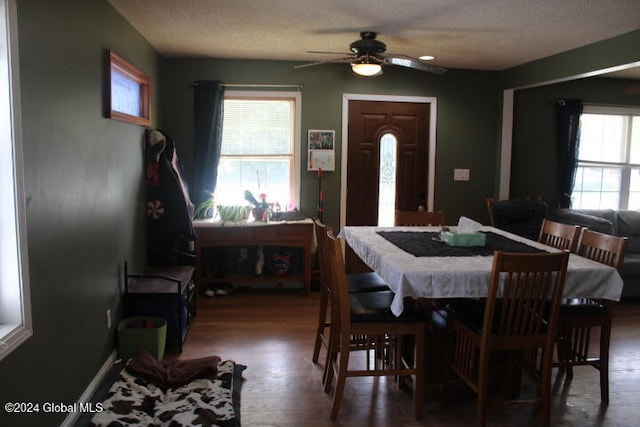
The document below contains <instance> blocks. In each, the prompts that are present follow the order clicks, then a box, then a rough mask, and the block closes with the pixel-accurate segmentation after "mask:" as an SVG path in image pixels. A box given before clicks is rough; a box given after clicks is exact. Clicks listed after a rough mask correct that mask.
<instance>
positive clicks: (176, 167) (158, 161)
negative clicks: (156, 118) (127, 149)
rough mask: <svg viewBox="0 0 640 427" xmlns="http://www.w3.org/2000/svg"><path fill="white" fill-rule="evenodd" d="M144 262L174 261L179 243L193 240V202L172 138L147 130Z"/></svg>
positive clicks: (159, 132)
mask: <svg viewBox="0 0 640 427" xmlns="http://www.w3.org/2000/svg"><path fill="white" fill-rule="evenodd" d="M145 161H146V187H147V206H146V208H147V258H148V259H147V263H148V264H149V265H167V264H175V263H176V262H177V261H176V260H177V256H178V253H179V251H180V242H183V241H189V240H194V239H195V231H194V227H193V214H194V205H193V203H192V202H191V199H190V198H189V189H188V187H187V184H186V182H185V180H184V174H183V171H182V164H181V163H180V159H179V158H178V155H177V153H176V150H175V144H174V143H173V140H172V139H171V137H169V136H168V135H167V134H166V133H164V132H163V131H160V130H154V129H149V130H147V132H146V143H145Z"/></svg>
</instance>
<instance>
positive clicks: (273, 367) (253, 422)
mask: <svg viewBox="0 0 640 427" xmlns="http://www.w3.org/2000/svg"><path fill="white" fill-rule="evenodd" d="M318 297H319V295H318V292H312V294H311V295H310V296H308V295H306V294H304V293H303V292H300V291H297V290H295V291H286V290H284V291H280V290H268V291H242V290H240V291H237V292H234V293H231V294H229V295H226V296H216V297H213V298H207V297H201V298H200V299H199V300H198V314H197V316H196V317H195V320H194V322H193V324H192V327H191V330H190V332H189V335H188V337H187V340H186V341H185V345H184V349H183V352H182V354H180V355H177V354H175V353H169V354H168V355H167V357H168V358H179V359H190V358H197V357H204V356H209V355H219V356H221V357H222V358H223V359H233V360H235V361H236V362H237V363H240V364H243V365H246V366H247V369H246V370H245V372H244V378H245V381H244V384H243V387H242V399H241V406H242V412H241V413H242V425H243V426H244V427H249V426H259V427H270V426H274V427H275V426H277V427H324V426H349V427H359V426H368V427H382V426H384V427H387V426H393V427H400V426H406V427H410V426H470V425H474V422H475V396H474V395H473V393H472V392H470V391H469V390H468V389H467V388H466V386H463V385H462V384H460V383H458V382H453V383H452V385H451V386H450V388H449V402H448V403H447V404H446V405H445V404H443V403H442V402H440V400H439V396H438V393H437V392H438V387H437V386H431V387H430V388H429V389H428V390H427V396H426V401H425V417H424V418H423V419H421V420H415V419H414V418H413V403H412V397H411V395H410V392H409V391H406V390H400V389H398V387H397V385H396V383H395V382H394V381H393V379H391V378H381V379H377V380H374V379H371V378H350V379H348V380H347V386H346V389H345V395H344V399H343V402H342V406H341V409H340V413H339V415H338V420H337V421H335V422H333V423H332V422H331V421H330V420H329V409H330V406H331V394H325V392H324V390H323V388H322V386H321V376H322V365H321V364H318V365H315V364H313V363H312V362H311V356H312V353H313V341H314V330H315V322H316V316H317V310H318V301H319V298H318ZM639 338H640V301H628V302H623V303H620V304H618V307H617V311H616V313H615V318H614V327H613V336H612V339H611V363H610V390H611V391H610V393H611V403H610V404H609V405H608V407H601V406H600V394H599V393H600V391H599V382H598V381H599V379H598V378H599V377H598V372H597V371H596V370H595V369H593V368H591V367H578V368H575V370H574V372H575V373H574V378H573V381H572V383H571V384H565V383H564V381H563V380H562V379H561V380H560V381H559V382H558V381H557V382H556V386H555V389H554V392H553V402H552V409H551V419H552V422H551V424H552V425H553V426H561V427H567V426H580V427H584V426H607V427H608V426H616V427H618V426H619V427H623V426H624V427H627V426H632V425H638V424H639V423H640V404H638V402H640V339H639ZM320 360H321V361H323V360H324V351H323V352H322V353H321V357H320ZM555 377H556V372H554V378H555ZM488 425H490V426H537V425H538V413H537V412H536V411H535V409H533V408H532V406H531V405H524V406H514V407H509V408H494V409H489V415H488Z"/></svg>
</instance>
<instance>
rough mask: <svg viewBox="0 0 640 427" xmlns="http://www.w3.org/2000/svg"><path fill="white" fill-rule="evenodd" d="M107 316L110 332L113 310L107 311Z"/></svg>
mask: <svg viewBox="0 0 640 427" xmlns="http://www.w3.org/2000/svg"><path fill="white" fill-rule="evenodd" d="M106 315H107V330H109V329H111V309H110V308H108V309H107V312H106Z"/></svg>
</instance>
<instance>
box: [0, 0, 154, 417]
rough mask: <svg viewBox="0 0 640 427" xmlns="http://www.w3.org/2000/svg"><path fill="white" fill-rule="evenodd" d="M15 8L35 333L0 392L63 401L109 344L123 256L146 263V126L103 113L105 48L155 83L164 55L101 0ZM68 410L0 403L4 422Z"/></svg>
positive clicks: (8, 364) (45, 1)
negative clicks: (15, 408) (16, 411)
mask: <svg viewBox="0 0 640 427" xmlns="http://www.w3.org/2000/svg"><path fill="white" fill-rule="evenodd" d="M17 6H18V30H19V54H20V73H21V74H20V75H21V77H20V78H21V82H20V83H21V92H22V129H23V146H24V167H25V190H26V203H27V213H26V215H27V235H28V257H29V275H30V288H31V309H32V317H33V332H34V333H33V336H32V337H31V338H29V339H28V340H27V341H26V342H25V343H24V344H23V345H22V346H20V347H19V348H18V349H17V350H15V351H14V352H13V353H11V354H9V355H8V356H7V357H6V358H5V359H3V360H2V361H0V381H1V383H2V387H0V401H1V402H40V403H43V402H62V403H67V404H69V403H73V402H75V401H77V400H78V398H79V397H80V395H81V394H82V393H83V391H84V390H85V388H86V387H87V386H88V385H89V382H90V381H91V380H92V379H93V378H94V376H95V375H96V372H97V371H98V369H99V368H100V367H101V365H102V364H103V363H104V361H105V360H106V359H107V357H108V355H109V354H110V353H111V352H112V351H113V349H114V344H115V327H112V328H111V330H110V331H107V328H106V319H105V312H106V310H107V309H111V311H112V315H113V318H114V322H113V323H114V325H117V320H118V319H117V318H118V316H120V315H121V302H120V301H121V287H122V283H121V282H122V272H121V269H122V263H123V261H124V260H129V261H130V262H131V263H132V265H133V266H134V268H135V267H140V266H142V265H143V263H144V260H143V257H144V246H143V245H144V237H143V236H144V232H143V231H144V201H143V178H142V177H143V157H142V155H143V128H141V127H139V126H134V125H130V124H126V123H123V122H117V121H114V120H110V119H106V118H104V115H103V100H104V98H103V87H104V86H103V85H104V82H105V75H106V74H105V67H104V66H105V62H104V58H105V54H104V52H105V50H106V49H114V50H115V51H116V52H118V53H119V54H121V55H122V56H124V57H125V58H128V59H129V60H130V61H132V62H133V63H135V64H136V65H137V66H138V67H140V68H141V69H143V70H145V71H146V72H147V73H149V74H150V75H151V77H152V79H153V80H154V81H157V80H158V78H159V77H158V67H159V65H160V62H159V56H158V55H157V53H156V52H155V50H154V49H152V48H151V46H150V45H149V44H148V43H147V42H146V40H144V39H143V38H142V37H141V36H140V35H139V34H138V33H137V32H136V31H134V30H133V28H132V27H131V26H130V25H129V24H128V23H127V22H126V21H125V20H124V19H123V18H122V16H120V15H119V14H118V13H117V12H116V11H115V10H114V9H113V8H112V7H111V6H110V5H109V4H108V3H107V1H106V0H91V1H87V0H56V1H52V0H29V1H18V3H17ZM156 98H157V97H156ZM154 104H155V110H156V111H157V105H158V99H155V102H154ZM65 416H66V414H52V413H44V412H40V413H37V414H25V415H8V414H6V413H5V412H4V411H0V425H3V426H9V425H15V426H54V425H58V424H59V423H60V422H61V421H62V419H63V418H64V417H65Z"/></svg>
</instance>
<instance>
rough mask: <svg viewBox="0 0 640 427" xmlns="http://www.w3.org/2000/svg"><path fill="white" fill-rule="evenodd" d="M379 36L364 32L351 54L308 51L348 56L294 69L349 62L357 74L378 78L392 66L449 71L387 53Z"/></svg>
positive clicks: (297, 66) (353, 44) (351, 48)
mask: <svg viewBox="0 0 640 427" xmlns="http://www.w3.org/2000/svg"><path fill="white" fill-rule="evenodd" d="M377 35H378V34H377V33H376V32H374V31H362V32H361V33H360V40H356V41H354V42H353V43H351V44H350V45H349V50H350V51H351V53H340V52H321V51H308V53H321V54H331V55H348V56H346V57H342V58H337V59H334V60H331V61H321V62H311V63H308V64H302V65H296V66H294V68H305V67H311V66H314V65H319V64H326V63H327V62H344V61H349V62H350V63H351V68H352V69H353V71H354V72H355V73H356V74H360V75H362V76H378V75H380V74H382V65H386V64H391V65H398V66H401V67H408V68H415V69H416V70H422V71H427V72H429V73H433V74H444V73H445V72H446V71H447V69H446V68H443V67H439V66H437V65H433V64H427V63H424V62H420V61H419V60H417V59H415V58H412V57H411V56H407V55H398V54H391V53H385V52H386V51H387V45H386V44H384V43H383V42H381V41H380V40H378V39H376V36H377Z"/></svg>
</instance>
